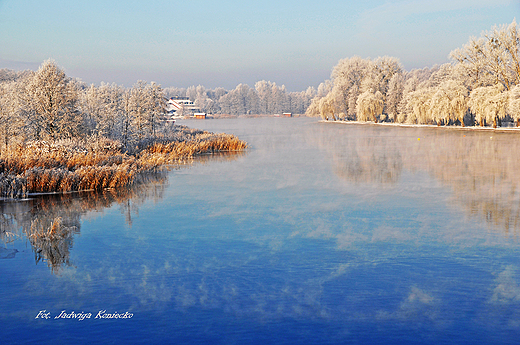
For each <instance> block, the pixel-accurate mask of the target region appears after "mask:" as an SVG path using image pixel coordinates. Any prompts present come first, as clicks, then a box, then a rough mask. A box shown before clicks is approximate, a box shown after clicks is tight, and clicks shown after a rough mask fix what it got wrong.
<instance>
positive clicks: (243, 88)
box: [164, 80, 317, 115]
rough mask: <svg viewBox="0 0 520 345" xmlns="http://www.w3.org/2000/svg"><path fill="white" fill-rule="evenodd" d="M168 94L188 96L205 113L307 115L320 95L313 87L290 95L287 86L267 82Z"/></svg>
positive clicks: (176, 90) (177, 90)
mask: <svg viewBox="0 0 520 345" xmlns="http://www.w3.org/2000/svg"><path fill="white" fill-rule="evenodd" d="M164 92H165V95H166V96H167V97H174V96H177V97H188V98H189V99H190V100H191V101H193V102H194V104H195V105H196V106H197V107H199V108H200V109H201V110H202V111H203V112H206V113H209V114H229V115H254V114H260V115H266V114H269V115H272V114H281V113H282V112H291V113H295V114H304V113H305V111H306V110H307V108H308V106H309V105H310V103H311V101H312V100H313V99H314V97H316V95H317V92H316V90H315V88H313V87H308V88H307V90H305V91H302V92H288V91H287V90H286V88H285V86H284V85H282V86H279V85H277V84H276V83H275V82H271V81H265V80H262V81H258V82H256V83H255V86H254V87H250V86H249V85H247V84H239V85H237V87H235V88H234V89H233V90H226V89H224V88H222V87H218V88H215V89H206V88H205V87H204V86H202V85H199V86H190V87H188V88H176V87H168V88H165V89H164Z"/></svg>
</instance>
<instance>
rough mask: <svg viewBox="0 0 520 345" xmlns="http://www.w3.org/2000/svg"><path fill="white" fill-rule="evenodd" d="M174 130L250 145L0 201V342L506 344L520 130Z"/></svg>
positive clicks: (517, 291) (516, 252) (517, 298)
mask: <svg viewBox="0 0 520 345" xmlns="http://www.w3.org/2000/svg"><path fill="white" fill-rule="evenodd" d="M180 123H181V124H185V125H188V126H190V127H194V128H200V129H205V130H210V131H213V132H225V133H229V134H235V135H237V136H238V137H239V138H240V139H242V140H245V141H247V142H248V143H249V145H250V147H249V148H248V150H247V151H246V152H243V153H239V154H222V155H208V156H204V157H201V158H199V159H196V160H194V162H193V164H191V165H187V166H184V167H180V168H175V169H172V170H171V171H169V172H166V173H164V174H161V175H159V176H157V177H156V178H154V179H151V180H150V182H149V183H148V184H145V185H142V186H140V187H138V188H135V189H133V190H129V191H121V192H115V191H107V192H105V193H102V194H94V193H76V194H67V195H60V196H46V197H44V198H37V199H32V200H25V201H19V202H9V203H7V202H5V203H1V204H0V207H1V208H2V214H3V216H2V219H1V220H0V226H1V229H2V232H1V235H2V236H1V237H2V242H0V275H1V279H0V306H1V309H0V322H1V324H2V327H1V328H2V330H1V331H0V338H1V340H0V341H1V342H2V343H3V344H33V343H41V344H47V343H48V344H51V343H53V344H56V343H58V344H62V343H63V344H69V343H75V344H82V343H85V344H86V343H94V344H95V343H103V344H110V343H113V344H123V343H127V344H133V343H137V344H139V343H142V344H151V343H156V344H168V343H171V344H245V343H247V344H268V343H275V344H345V343H359V344H375V343H377V344H384V343H400V344H442V343H450V344H477V343H478V344H517V343H518V339H520V241H519V234H520V189H519V187H520V185H519V184H520V178H519V175H518V172H519V171H520V159H519V157H518V155H519V152H520V135H519V134H516V133H500V132H493V131H475V130H473V131H471V130H449V129H443V128H399V127H389V126H376V125H356V124H332V123H323V122H318V121H317V120H316V119H311V118H238V119H221V120H200V121H195V120H191V121H189V120H184V121H180ZM57 218H60V220H61V224H62V225H63V229H64V230H63V233H62V234H61V237H60V239H59V240H56V241H53V242H52V243H51V242H45V243H43V242H41V241H40V242H38V241H36V240H34V239H31V238H30V236H28V234H29V233H30V231H35V230H34V229H37V228H38V226H42V227H43V226H44V225H48V224H50V223H51V222H52V221H54V220H56V219H57ZM31 227H32V229H33V230H30V229H31Z"/></svg>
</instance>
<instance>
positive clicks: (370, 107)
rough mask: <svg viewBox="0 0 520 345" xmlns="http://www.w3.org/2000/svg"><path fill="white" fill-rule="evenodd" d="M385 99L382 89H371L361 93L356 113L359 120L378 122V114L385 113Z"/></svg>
mask: <svg viewBox="0 0 520 345" xmlns="http://www.w3.org/2000/svg"><path fill="white" fill-rule="evenodd" d="M383 108H384V99H383V94H382V93H381V92H380V91H376V92H374V90H372V89H370V90H367V91H365V92H363V93H362V94H361V95H359V97H358V100H357V103H356V113H357V118H358V120H359V121H374V122H376V123H377V122H378V116H380V115H381V114H382V113H383Z"/></svg>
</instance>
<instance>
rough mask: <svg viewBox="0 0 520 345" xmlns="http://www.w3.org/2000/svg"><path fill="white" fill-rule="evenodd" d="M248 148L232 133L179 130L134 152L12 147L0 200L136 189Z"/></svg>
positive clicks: (101, 142) (0, 155) (83, 144)
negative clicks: (151, 178)
mask: <svg viewBox="0 0 520 345" xmlns="http://www.w3.org/2000/svg"><path fill="white" fill-rule="evenodd" d="M245 148H247V143H245V142H243V141H241V140H239V139H238V138H237V137H235V136H233V135H228V134H213V133H209V132H205V131H200V130H193V129H189V128H187V127H183V126H177V127H176V128H175V130H174V131H172V133H169V134H168V135H166V136H162V137H159V138H155V139H153V140H152V139H145V140H143V141H141V142H139V143H137V144H136V145H135V148H134V149H133V150H132V151H130V150H127V151H123V146H122V145H121V144H120V143H119V142H118V141H115V140H109V139H106V138H96V139H95V140H85V141H81V140H77V141H74V140H61V141H57V142H54V143H49V142H44V141H39V142H34V141H33V142H27V143H24V144H21V145H20V144H18V145H13V146H9V147H8V148H6V149H5V150H3V151H2V152H0V197H3V198H23V197H27V196H28V195H29V194H34V193H63V192H72V191H82V190H96V191H101V190H104V189H107V188H112V189H119V188H124V187H129V186H132V185H133V184H135V183H138V182H139V181H140V180H143V179H144V177H143V176H144V175H146V174H149V173H157V172H158V171H160V170H161V168H162V167H164V166H165V165H169V164H177V163H182V162H185V161H186V160H189V159H191V158H193V157H194V156H196V155H200V154H207V153H215V152H229V151H241V150H244V149H245Z"/></svg>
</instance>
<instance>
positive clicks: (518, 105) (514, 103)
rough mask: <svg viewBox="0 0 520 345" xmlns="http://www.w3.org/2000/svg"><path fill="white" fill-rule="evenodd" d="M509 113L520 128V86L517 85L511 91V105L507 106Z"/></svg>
mask: <svg viewBox="0 0 520 345" xmlns="http://www.w3.org/2000/svg"><path fill="white" fill-rule="evenodd" d="M507 112H508V113H509V115H510V116H511V118H512V119H513V121H515V123H516V126H517V127H519V126H520V85H516V86H515V87H514V88H513V89H511V91H509V103H508V105H507Z"/></svg>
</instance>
